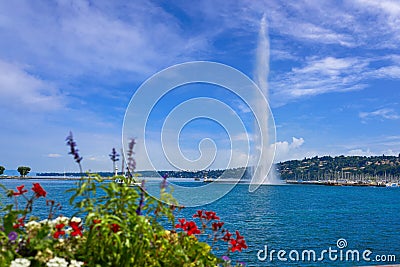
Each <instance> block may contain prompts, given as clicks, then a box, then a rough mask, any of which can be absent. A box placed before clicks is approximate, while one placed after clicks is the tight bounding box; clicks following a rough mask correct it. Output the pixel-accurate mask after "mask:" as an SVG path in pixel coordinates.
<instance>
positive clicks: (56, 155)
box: [47, 153, 62, 158]
mask: <svg viewBox="0 0 400 267" xmlns="http://www.w3.org/2000/svg"><path fill="white" fill-rule="evenodd" d="M47 157H48V158H61V157H62V155H61V154H58V153H50V154H48V155H47Z"/></svg>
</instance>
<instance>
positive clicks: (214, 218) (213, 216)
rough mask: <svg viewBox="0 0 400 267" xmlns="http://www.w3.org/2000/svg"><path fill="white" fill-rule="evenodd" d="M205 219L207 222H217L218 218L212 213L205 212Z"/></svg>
mask: <svg viewBox="0 0 400 267" xmlns="http://www.w3.org/2000/svg"><path fill="white" fill-rule="evenodd" d="M206 219H207V221H211V220H219V217H218V216H217V215H216V213H215V212H214V211H206Z"/></svg>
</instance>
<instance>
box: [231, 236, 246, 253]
mask: <svg viewBox="0 0 400 267" xmlns="http://www.w3.org/2000/svg"><path fill="white" fill-rule="evenodd" d="M230 243H231V245H232V248H231V251H232V252H235V251H240V252H242V249H246V248H247V245H246V241H245V240H244V237H243V236H241V235H240V234H239V231H236V240H235V239H232V240H231V242H230Z"/></svg>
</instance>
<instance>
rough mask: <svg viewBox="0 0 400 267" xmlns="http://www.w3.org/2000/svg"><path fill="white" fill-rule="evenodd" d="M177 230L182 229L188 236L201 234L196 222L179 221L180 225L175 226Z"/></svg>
mask: <svg viewBox="0 0 400 267" xmlns="http://www.w3.org/2000/svg"><path fill="white" fill-rule="evenodd" d="M175 228H182V230H183V231H185V232H186V233H187V234H188V235H196V234H200V233H201V232H200V230H199V228H197V225H196V223H195V222H194V221H190V222H187V221H186V219H179V224H177V225H175Z"/></svg>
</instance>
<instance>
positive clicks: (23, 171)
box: [17, 166, 31, 177]
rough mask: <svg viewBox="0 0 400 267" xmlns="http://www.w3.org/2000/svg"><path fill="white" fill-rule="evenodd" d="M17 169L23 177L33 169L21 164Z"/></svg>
mask: <svg viewBox="0 0 400 267" xmlns="http://www.w3.org/2000/svg"><path fill="white" fill-rule="evenodd" d="M17 171H18V172H19V174H21V177H25V176H26V175H27V174H28V173H29V172H30V171H31V168H30V167H26V166H19V167H18V169H17Z"/></svg>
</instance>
